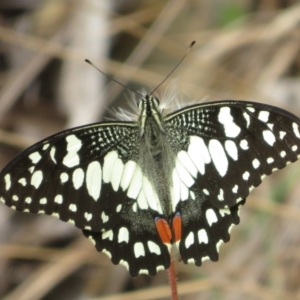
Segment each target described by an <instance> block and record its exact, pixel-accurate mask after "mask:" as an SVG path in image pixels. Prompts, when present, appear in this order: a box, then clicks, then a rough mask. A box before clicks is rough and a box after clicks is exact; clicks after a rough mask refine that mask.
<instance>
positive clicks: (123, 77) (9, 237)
mask: <svg viewBox="0 0 300 300" xmlns="http://www.w3.org/2000/svg"><path fill="white" fill-rule="evenodd" d="M115 2H117V1H115ZM0 21H1V24H0V39H1V44H0V45H1V48H0V70H1V73H0V75H1V76H0V87H1V90H0V167H1V168H2V167H3V166H4V165H5V164H6V163H7V162H8V161H9V160H10V159H12V158H13V157H14V156H15V155H16V154H17V153H18V152H20V150H22V149H24V148H25V147H27V146H29V145H31V144H32V143H33V142H35V141H38V140H40V139H42V138H43V137H46V136H48V135H50V134H53V133H55V132H58V131H60V130H62V129H64V128H68V127H70V126H75V125H81V124H86V123H90V122H95V121H98V120H102V119H103V117H104V116H105V115H106V116H109V117H111V115H107V108H108V107H111V106H113V107H122V108H126V107H127V106H128V102H129V101H130V100H128V99H127V98H126V96H124V95H126V94H128V92H125V93H124V89H123V88H122V87H120V86H118V85H117V84H115V83H113V82H107V79H106V78H104V77H103V76H102V75H101V74H100V73H97V71H96V70H94V69H93V68H91V67H90V66H89V65H87V64H85V63H84V59H85V58H89V59H90V60H92V61H93V62H94V63H95V64H96V65H98V66H99V67H100V68H101V69H102V70H104V71H105V72H107V73H108V74H111V75H113V76H115V77H116V78H118V80H119V81H121V82H122V83H124V84H127V85H128V86H130V87H132V88H137V89H139V88H143V87H145V88H147V89H151V87H155V86H156V85H158V84H159V83H160V82H161V81H162V80H163V78H164V77H165V76H166V74H168V72H169V71H170V70H171V69H172V67H173V66H174V65H175V64H176V62H177V61H178V60H179V59H180V58H181V57H182V55H183V53H184V52H185V50H186V49H187V47H188V45H189V44H190V42H191V41H192V40H196V41H197V44H196V45H195V47H194V48H193V49H192V51H191V52H190V54H189V55H188V57H187V58H186V60H185V61H184V63H183V64H182V65H181V66H180V67H179V69H178V70H177V71H176V72H175V74H173V75H172V78H176V77H177V81H176V89H177V90H178V93H179V94H180V97H181V98H183V99H187V102H190V101H191V99H192V100H193V101H203V99H205V101H212V100H217V99H245V100H252V101H259V102H265V103H268V104H272V105H276V106H279V107H282V108H285V109H287V110H289V111H291V112H293V113H294V114H296V115H298V116H300V81H299V80H300V79H299V76H300V55H299V54H300V3H299V1H291V0H290V1H288V0H285V1H284V0H277V1H276V0H256V1H255V0H241V1H233V0H232V1H230V0H225V1H211V0H200V1H197V0H169V1H159V0H155V1H149V0H140V1H134V0H132V1H128V0H126V1H118V2H117V3H113V1H109V0H106V1H104V0H103V1H92V0H86V1H79V0H77V1H76V0H63V1H53V0H43V1H42V0H40V1H38V0H35V1H34V0H32V1H29V0H27V1H24V0H23V1H21V0H19V1H18V0H14V1H9V0H7V1H4V0H2V1H1V2H0ZM170 81H171V80H170ZM167 85H168V84H165V85H164V86H163V87H162V88H161V89H164V88H165V86H167ZM179 91H180V92H179ZM299 225H300V164H299V162H298V163H295V164H293V165H290V166H288V167H287V168H286V169H284V170H283V171H280V172H277V173H275V174H273V175H272V176H270V177H269V178H266V179H265V180H264V183H263V184H262V185H261V186H260V187H259V188H257V189H256V190H254V191H253V192H252V194H251V196H250V197H249V198H248V200H247V203H246V205H245V206H244V207H243V209H242V213H241V224H240V225H239V226H237V227H236V228H235V229H234V230H233V231H232V236H231V241H230V243H228V244H225V245H223V246H222V248H221V254H220V260H219V262H217V263H213V262H205V263H204V265H203V266H202V267H200V268H198V267H195V266H191V265H184V264H182V263H177V264H176V267H177V271H178V285H179V293H180V295H181V299H186V300H192V299H231V300H232V299H245V300H246V299H300V226H299ZM167 284H168V283H167V274H166V272H160V273H159V274H158V275H157V276H156V277H154V278H149V277H147V276H140V277H138V278H136V279H132V278H130V276H129V275H128V273H127V271H126V270H125V269H124V268H123V267H122V266H114V265H112V264H111V263H110V261H109V259H108V258H107V257H106V256H105V255H104V254H102V253H98V252H96V251H95V250H94V247H93V245H92V244H91V243H90V242H89V241H88V240H87V239H86V238H84V237H83V236H82V234H81V233H80V230H77V229H76V228H75V227H74V226H72V225H70V224H65V223H63V222H61V221H59V220H57V219H56V218H52V217H48V216H41V215H39V216H35V215H30V214H24V213H16V212H14V211H12V210H11V209H9V208H7V207H5V206H4V205H2V204H1V205H0V298H1V299H3V300H15V299H18V300H20V299H22V300H27V299H28V300H33V299H74V300H76V299H94V300H95V299H102V300H104V299H105V300H108V299H109V300H117V299H169V294H170V292H169V287H168V285H167Z"/></svg>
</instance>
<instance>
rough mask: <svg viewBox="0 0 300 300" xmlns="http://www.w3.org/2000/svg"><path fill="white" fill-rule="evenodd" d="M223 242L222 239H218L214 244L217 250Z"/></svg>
mask: <svg viewBox="0 0 300 300" xmlns="http://www.w3.org/2000/svg"><path fill="white" fill-rule="evenodd" d="M222 244H224V241H223V240H219V241H218V242H217V244H216V248H217V251H218V252H219V251H220V247H221V245H222Z"/></svg>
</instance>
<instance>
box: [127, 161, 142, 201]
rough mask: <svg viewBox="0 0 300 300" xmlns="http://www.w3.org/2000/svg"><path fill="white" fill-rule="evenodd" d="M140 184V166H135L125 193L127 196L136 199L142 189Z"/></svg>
mask: <svg viewBox="0 0 300 300" xmlns="http://www.w3.org/2000/svg"><path fill="white" fill-rule="evenodd" d="M142 183H143V173H142V170H141V168H140V166H138V165H137V166H136V168H135V171H134V174H133V176H132V179H131V182H130V185H129V188H128V191H127V196H128V197H129V198H131V199H136V198H137V197H138V195H139V193H140V190H141V188H142Z"/></svg>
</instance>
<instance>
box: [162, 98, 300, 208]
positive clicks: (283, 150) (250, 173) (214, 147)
mask: <svg viewBox="0 0 300 300" xmlns="http://www.w3.org/2000/svg"><path fill="white" fill-rule="evenodd" d="M166 126H167V129H168V131H170V132H171V133H170V135H176V133H177V132H179V134H178V140H176V143H174V140H175V139H174V138H172V139H170V143H173V144H174V146H173V147H174V148H175V149H177V159H178V160H179V161H181V162H182V164H183V165H185V166H186V169H187V171H189V173H190V174H191V175H193V174H195V171H194V169H196V171H197V173H196V176H194V179H193V181H194V183H193V184H196V185H197V187H198V188H199V189H200V190H201V191H202V193H203V194H204V195H206V196H208V197H207V199H208V200H209V201H210V202H211V203H212V204H213V205H214V206H216V207H218V208H224V207H227V206H228V207H232V206H234V205H236V204H237V203H239V202H240V201H242V199H244V198H246V197H247V196H248V195H249V191H250V190H251V189H252V188H253V187H256V186H258V185H259V184H260V183H261V180H262V178H263V177H264V176H266V175H269V174H271V173H272V172H273V171H275V170H277V169H281V168H283V167H284V166H286V164H287V163H289V162H294V161H296V160H297V158H298V156H299V154H300V135H299V119H298V118H297V117H296V116H294V115H292V114H290V113H288V112H286V111H284V110H281V109H279V108H275V107H272V106H268V105H265V104H260V103H252V102H242V101H221V102H214V103H210V104H203V105H198V106H192V107H189V108H186V109H183V110H181V111H179V112H176V113H174V114H172V115H170V116H168V117H167V121H166ZM190 161H191V162H192V163H193V164H190ZM190 165H191V167H189V166H190Z"/></svg>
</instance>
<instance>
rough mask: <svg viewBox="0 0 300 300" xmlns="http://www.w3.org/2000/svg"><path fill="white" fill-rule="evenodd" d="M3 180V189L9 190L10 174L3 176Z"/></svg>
mask: <svg viewBox="0 0 300 300" xmlns="http://www.w3.org/2000/svg"><path fill="white" fill-rule="evenodd" d="M4 181H5V190H7V191H8V190H9V189H10V187H11V178H10V174H6V175H5V176H4Z"/></svg>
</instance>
